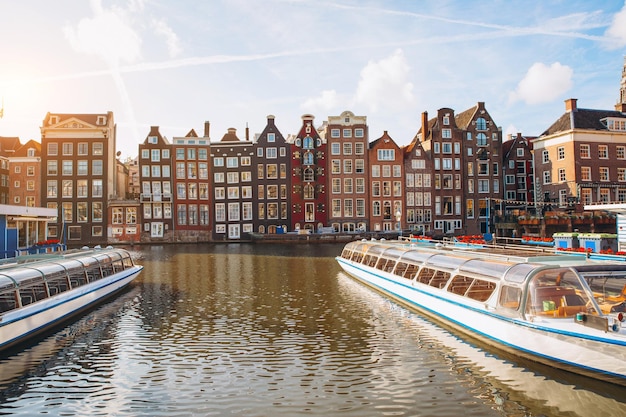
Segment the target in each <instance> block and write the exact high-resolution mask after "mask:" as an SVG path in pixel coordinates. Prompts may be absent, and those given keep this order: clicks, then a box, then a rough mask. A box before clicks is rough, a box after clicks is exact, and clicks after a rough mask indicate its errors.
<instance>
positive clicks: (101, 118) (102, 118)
mask: <svg viewBox="0 0 626 417" xmlns="http://www.w3.org/2000/svg"><path fill="white" fill-rule="evenodd" d="M96 124H97V125H98V126H104V125H106V124H107V118H106V116H98V120H97V121H96Z"/></svg>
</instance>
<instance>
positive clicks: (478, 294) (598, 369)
mask: <svg viewBox="0 0 626 417" xmlns="http://www.w3.org/2000/svg"><path fill="white" fill-rule="evenodd" d="M337 261H338V263H339V264H340V266H341V267H342V268H343V269H344V270H345V271H346V272H347V273H348V274H349V275H351V276H353V277H354V278H356V279H358V280H359V281H361V282H363V283H365V284H367V285H369V286H371V287H373V288H375V289H377V290H379V291H381V292H382V293H384V294H386V295H388V296H390V297H392V298H394V299H395V300H397V301H399V302H401V303H403V304H406V305H408V306H409V307H411V308H414V309H416V310H419V311H421V312H424V313H426V314H427V315H430V316H432V317H434V318H436V319H438V320H440V321H441V322H443V323H446V324H448V325H450V326H452V327H454V328H456V329H458V330H460V331H462V332H464V333H466V334H468V335H470V336H472V337H475V338H478V339H481V340H482V341H484V342H486V343H488V344H489V345H492V346H494V347H496V348H498V349H502V350H504V351H507V352H510V353H514V354H516V355H519V356H522V357H525V358H529V359H532V360H535V361H538V362H541V363H543V364H547V365H550V366H553V367H557V368H561V369H565V370H568V371H572V372H576V373H578V374H582V375H586V376H590V377H594V378H598V379H602V380H604V381H609V382H611V383H616V384H619V385H626V323H625V322H624V320H625V313H626V259H624V258H618V257H615V258H614V259H612V260H606V259H602V260H596V259H592V258H591V257H589V256H584V255H583V256H580V255H572V254H568V253H558V252H555V251H554V250H548V249H531V248H524V247H519V246H495V245H458V244H454V243H445V242H434V241H413V242H411V241H408V240H398V241H384V240H362V241H353V242H350V243H348V244H346V245H345V247H344V249H343V251H342V253H341V255H340V256H338V257H337Z"/></svg>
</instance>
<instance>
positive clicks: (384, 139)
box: [369, 130, 400, 149]
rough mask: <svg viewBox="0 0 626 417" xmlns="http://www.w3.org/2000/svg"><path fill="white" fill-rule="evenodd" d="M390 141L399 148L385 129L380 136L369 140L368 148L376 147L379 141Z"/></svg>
mask: <svg viewBox="0 0 626 417" xmlns="http://www.w3.org/2000/svg"><path fill="white" fill-rule="evenodd" d="M389 141H391V143H393V144H394V145H395V147H396V148H398V149H400V146H398V144H397V143H396V141H395V140H393V138H392V137H391V136H389V133H387V131H386V130H385V131H384V133H383V135H382V136H381V137H379V138H378V139H375V140H373V141H372V142H370V147H369V148H370V149H374V148H376V147H377V146H378V145H379V144H380V143H381V142H385V143H386V142H389Z"/></svg>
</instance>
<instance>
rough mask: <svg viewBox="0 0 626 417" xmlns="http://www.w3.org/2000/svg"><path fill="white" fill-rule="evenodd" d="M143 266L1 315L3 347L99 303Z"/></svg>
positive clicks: (47, 328) (23, 340) (38, 333)
mask: <svg viewBox="0 0 626 417" xmlns="http://www.w3.org/2000/svg"><path fill="white" fill-rule="evenodd" d="M142 269H143V267H142V266H140V265H135V266H133V267H132V268H129V269H125V270H124V271H121V272H118V273H116V274H114V275H111V276H109V277H106V278H102V279H100V280H98V281H95V282H92V283H89V284H86V285H83V286H80V287H78V288H75V289H73V290H70V291H67V292H64V293H61V294H58V295H56V296H53V297H50V298H47V299H45V300H41V301H39V302H36V303H33V304H31V305H29V306H26V307H23V308H21V309H19V310H16V311H11V312H8V313H5V314H4V315H2V316H0V351H4V350H7V349H9V348H11V347H15V346H16V345H18V344H21V343H24V342H26V341H28V340H32V339H33V338H35V337H36V336H37V335H40V334H41V333H43V332H45V331H47V330H49V329H51V328H53V327H55V326H57V325H59V324H61V323H63V322H66V321H68V320H69V319H71V318H72V317H75V316H76V315H78V314H80V313H81V312H83V311H85V310H86V309H88V308H90V307H93V306H95V305H97V304H98V303H100V302H102V301H104V300H105V299H107V298H109V297H110V296H112V295H113V294H115V293H117V292H119V291H120V290H122V289H123V288H125V287H126V286H127V285H128V284H129V283H130V282H131V281H133V280H134V279H135V278H136V277H137V276H138V275H139V273H140V272H141V271H142Z"/></svg>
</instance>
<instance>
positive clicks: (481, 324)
mask: <svg viewBox="0 0 626 417" xmlns="http://www.w3.org/2000/svg"><path fill="white" fill-rule="evenodd" d="M337 261H338V263H339V264H340V266H341V267H342V268H343V270H344V271H345V272H346V273H348V274H349V275H350V276H352V277H354V278H356V279H357V280H359V281H360V282H362V283H364V284H367V285H368V286H370V287H372V288H374V289H376V290H377V291H379V292H381V293H383V294H385V295H387V296H389V297H391V298H393V299H395V300H396V301H398V302H400V303H402V304H404V305H407V306H408V307H409V308H412V309H416V310H418V311H420V312H422V313H425V314H426V315H428V316H430V317H432V318H434V319H436V320H438V321H440V322H442V323H444V324H445V325H449V326H451V327H453V328H454V329H456V330H458V331H460V332H462V333H464V334H466V335H469V336H471V337H473V338H477V339H479V340H480V341H482V342H484V343H486V344H487V345H489V346H492V347H494V348H496V349H500V350H503V351H506V352H508V353H512V354H514V355H517V356H521V357H524V358H527V359H531V360H534V361H537V362H540V363H543V364H546V365H549V366H552V367H556V368H560V369H564V370H567V371H570V372H575V373H578V374H581V375H585V376H589V377H594V378H599V379H602V380H604V381H609V382H612V383H616V384H619V385H625V386H626V338H621V339H617V340H616V339H614V338H609V337H606V334H605V333H602V332H599V331H596V330H594V329H589V328H586V327H584V326H581V325H579V324H576V323H575V322H574V320H564V319H546V320H537V321H535V322H528V321H525V320H522V319H519V318H511V317H504V316H502V315H499V314H497V313H496V312H495V311H494V310H493V309H490V308H489V306H488V304H487V303H481V302H478V301H471V300H467V299H463V297H457V296H455V295H454V294H450V293H447V292H443V291H441V290H438V289H434V288H432V287H428V286H425V285H422V284H420V283H416V282H414V281H411V280H408V279H405V278H402V277H398V276H395V275H393V274H391V273H388V272H384V271H381V270H378V269H375V268H372V267H368V266H366V265H363V264H360V263H355V262H352V261H349V260H346V259H344V258H341V257H338V258H337Z"/></svg>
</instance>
